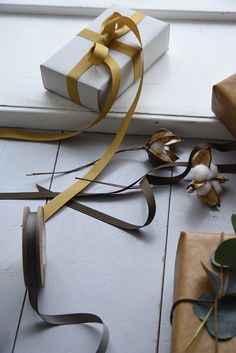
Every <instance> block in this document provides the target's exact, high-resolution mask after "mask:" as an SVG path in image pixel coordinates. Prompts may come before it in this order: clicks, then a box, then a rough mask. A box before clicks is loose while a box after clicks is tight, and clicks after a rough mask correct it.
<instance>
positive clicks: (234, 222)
mask: <svg viewBox="0 0 236 353" xmlns="http://www.w3.org/2000/svg"><path fill="white" fill-rule="evenodd" d="M231 223H232V226H233V228H234V233H235V234H236V214H232V216H231Z"/></svg>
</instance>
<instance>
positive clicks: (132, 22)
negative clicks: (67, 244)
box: [0, 12, 144, 220]
mask: <svg viewBox="0 0 236 353" xmlns="http://www.w3.org/2000/svg"><path fill="white" fill-rule="evenodd" d="M143 18H144V15H143V14H141V13H139V12H136V13H134V14H133V15H131V17H127V16H122V15H121V14H120V13H118V12H114V13H113V14H112V15H111V16H109V17H107V18H106V19H105V20H104V21H103V23H102V25H101V30H100V33H96V32H93V31H91V30H88V29H84V30H82V31H81V32H80V33H79V34H78V35H79V36H83V37H85V38H86V39H88V40H91V41H93V42H94V43H95V44H94V46H93V47H92V48H91V49H90V51H89V52H88V53H87V54H86V55H85V56H84V57H83V58H82V59H81V60H80V61H79V62H78V63H77V64H76V65H75V66H74V67H73V68H72V70H71V71H70V72H69V73H68V75H67V78H66V79H67V90H68V94H69V97H70V99H71V100H72V101H73V102H76V103H80V99H79V92H78V84H77V83H78V80H79V78H80V77H81V76H82V75H83V74H84V73H85V72H86V71H87V70H88V69H89V68H90V67H91V66H92V65H101V64H102V65H105V66H106V67H107V69H108V70H109V72H110V75H111V89H110V94H109V95H108V97H107V100H106V101H105V104H104V106H103V108H102V110H101V112H100V113H99V115H98V116H97V118H96V119H95V120H94V121H93V122H92V123H91V124H90V125H89V126H88V127H87V128H86V129H85V130H87V129H89V128H90V127H92V126H94V125H95V124H97V123H98V122H100V121H101V120H102V119H103V118H104V117H105V116H106V114H107V113H108V112H109V110H110V108H111V106H112V105H113V103H114V101H115V100H116V98H117V96H118V93H119V88H120V81H121V70H120V67H119V65H118V63H117V62H116V60H115V59H113V58H112V56H111V55H110V54H109V49H113V50H117V51H119V52H121V53H124V54H126V55H129V56H130V57H132V61H133V66H134V80H136V79H138V78H139V77H140V82H139V86H138V88H137V92H136V95H135V97H134V100H133V102H132V103H131V105H130V107H129V109H128V112H127V113H126V115H125V117H124V118H123V119H122V121H121V124H120V127H119V128H118V131H117V133H116V135H115V137H114V138H113V141H112V142H111V144H110V146H109V147H108V149H107V150H106V152H105V153H104V154H103V156H102V157H101V159H100V160H99V161H98V162H97V163H96V164H95V165H94V166H93V167H92V168H91V169H90V170H89V172H88V173H87V174H86V175H85V176H84V179H87V180H80V181H77V182H76V183H74V184H73V185H71V186H70V187H69V188H67V189H66V190H65V191H63V192H62V193H61V194H59V195H58V196H56V197H55V198H54V199H52V200H51V201H50V202H49V203H48V204H47V205H45V206H44V217H45V220H47V219H49V218H50V217H51V216H52V215H53V214H55V213H56V212H57V211H58V210H59V209H60V208H61V207H62V206H64V205H65V204H66V202H68V201H69V200H70V199H71V198H73V197H74V196H75V195H76V194H78V193H79V192H80V191H82V190H83V189H85V188H86V187H87V186H88V185H89V184H90V182H91V181H93V180H94V179H95V178H96V177H97V176H98V175H99V174H100V173H101V172H102V170H103V169H104V168H105V167H106V165H107V164H108V163H109V162H110V160H111V158H112V157H113V155H114V153H115V152H116V150H117V149H118V147H119V146H120V144H121V142H122V140H123V138H124V136H125V133H126V131H127V129H128V126H129V123H130V120H131V118H132V116H133V113H134V110H135V108H136V106H137V103H138V100H139V97H140V94H141V90H142V84H143V74H144V63H143V56H142V40H141V36H140V33H139V30H138V27H137V24H138V23H139V22H140V21H142V19H143ZM128 31H131V32H133V34H134V36H135V37H136V39H137V41H138V43H139V45H140V48H139V49H137V48H134V47H130V46H129V45H127V44H125V43H122V42H120V41H117V40H116V38H118V37H120V36H122V35H123V34H125V33H126V32H128ZM85 130H83V131H85ZM81 132H82V131H75V132H68V133H62V134H44V133H36V132H31V131H22V130H17V129H5V128H2V129H0V137H2V138H13V139H20V140H29V141H57V140H64V139H67V138H70V137H73V136H76V135H78V134H80V133H81Z"/></svg>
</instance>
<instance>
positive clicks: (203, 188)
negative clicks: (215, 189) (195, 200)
mask: <svg viewBox="0 0 236 353" xmlns="http://www.w3.org/2000/svg"><path fill="white" fill-rule="evenodd" d="M210 190H211V183H210V182H209V181H207V182H206V183H205V184H204V185H203V186H201V187H200V188H198V189H196V192H197V194H198V195H199V196H203V195H207V194H208V192H209V191H210Z"/></svg>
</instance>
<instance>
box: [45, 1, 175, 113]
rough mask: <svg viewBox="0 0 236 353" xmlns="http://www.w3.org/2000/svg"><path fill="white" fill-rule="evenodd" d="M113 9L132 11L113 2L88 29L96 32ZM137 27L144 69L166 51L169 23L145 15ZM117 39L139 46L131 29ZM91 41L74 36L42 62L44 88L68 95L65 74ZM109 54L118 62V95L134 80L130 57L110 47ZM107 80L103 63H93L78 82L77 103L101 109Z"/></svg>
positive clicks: (107, 75) (106, 71) (130, 13)
mask: <svg viewBox="0 0 236 353" xmlns="http://www.w3.org/2000/svg"><path fill="white" fill-rule="evenodd" d="M114 12H119V13H120V14H121V15H123V16H128V17H130V16H131V15H132V14H133V13H134V11H133V10H130V9H127V8H123V7H120V6H116V5H113V6H111V7H110V8H108V9H107V10H105V11H104V12H103V13H102V14H101V15H100V16H98V17H97V18H96V19H95V20H94V21H92V22H91V23H90V25H89V26H88V28H89V29H90V30H93V31H95V32H97V33H99V32H100V27H101V24H102V22H103V21H104V20H105V18H107V17H108V16H109V15H111V14H112V13H114ZM137 26H138V29H139V31H140V34H141V38H142V44H143V53H144V70H146V69H148V68H149V67H150V66H151V65H152V64H153V63H154V61H156V60H157V59H158V58H159V57H160V56H161V55H162V54H164V53H165V52H166V51H167V49H168V45H169V25H168V24H167V23H165V22H162V21H159V20H156V19H154V18H152V17H149V16H145V17H144V18H143V19H142V20H141V22H139V23H138V25H137ZM118 40H119V41H120V42H123V43H125V44H127V45H129V46H132V47H135V48H137V49H139V47H140V46H139V45H138V41H137V39H136V38H135V36H134V34H133V33H132V31H128V32H127V33H125V34H124V35H122V36H121V37H119V38H118ZM93 44H94V43H93V42H92V41H90V40H88V39H85V38H83V37H81V36H79V35H76V36H75V37H74V38H73V39H72V40H71V41H70V42H68V43H67V44H66V45H65V46H64V47H63V48H62V49H60V50H59V51H58V52H57V53H56V54H55V55H53V56H52V57H51V58H50V59H49V60H47V61H46V62H45V63H44V64H43V65H41V74H42V79H43V84H44V87H45V88H46V89H48V90H49V91H52V92H55V93H57V94H59V95H61V96H64V97H66V98H69V96H68V91H67V84H66V76H67V75H68V73H69V72H70V71H71V69H72V68H73V67H74V66H75V65H76V64H77V63H78V62H79V61H80V59H81V58H82V57H83V56H84V55H85V54H87V53H88V51H89V50H90V49H91V48H92V46H93ZM109 53H110V55H111V56H112V57H113V58H114V59H115V60H116V61H117V63H118V64H119V66H120V69H121V86H120V90H119V94H121V93H122V92H123V91H124V90H125V89H126V88H127V87H129V86H130V85H131V84H132V83H133V81H134V68H133V63H132V58H131V57H129V56H127V55H125V54H122V53H120V52H118V51H115V50H112V49H109ZM110 83H111V77H110V73H109V72H108V70H107V68H106V67H105V66H104V65H99V66H95V65H93V66H92V67H91V68H90V69H89V70H88V71H87V72H85V73H84V74H83V75H82V76H81V77H80V79H79V81H78V86H77V87H78V92H79V97H80V103H81V104H82V105H84V106H85V107H87V108H91V109H93V110H95V111H100V110H101V108H102V106H103V104H104V102H105V99H106V98H107V95H108V92H109V87H110Z"/></svg>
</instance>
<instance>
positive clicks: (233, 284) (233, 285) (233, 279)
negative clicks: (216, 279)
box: [224, 271, 236, 296]
mask: <svg viewBox="0 0 236 353" xmlns="http://www.w3.org/2000/svg"><path fill="white" fill-rule="evenodd" d="M224 295H231V296H236V271H230V272H229V274H228V276H227V278H226V280H225V285H224Z"/></svg>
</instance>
